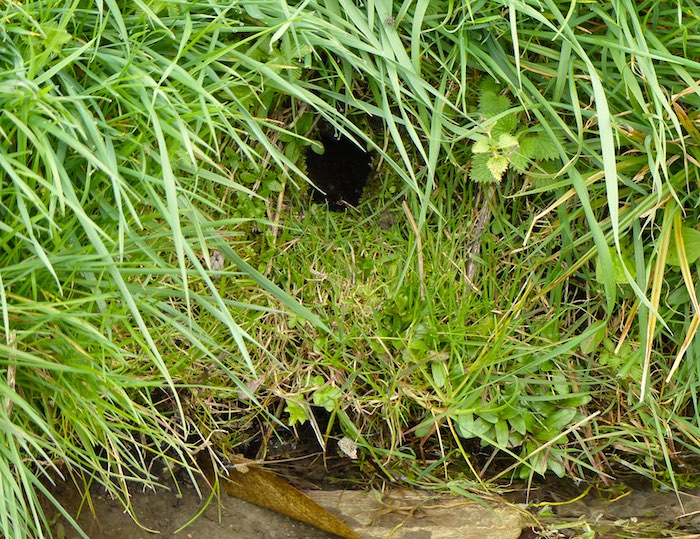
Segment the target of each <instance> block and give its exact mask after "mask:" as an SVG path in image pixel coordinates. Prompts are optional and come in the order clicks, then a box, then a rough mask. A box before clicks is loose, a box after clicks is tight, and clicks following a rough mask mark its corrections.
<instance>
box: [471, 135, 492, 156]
mask: <svg viewBox="0 0 700 539" xmlns="http://www.w3.org/2000/svg"><path fill="white" fill-rule="evenodd" d="M492 150H493V148H492V147H491V142H490V141H489V139H487V138H483V139H480V140H477V141H476V142H475V143H474V145H473V146H472V153H490V152H491V151H492Z"/></svg>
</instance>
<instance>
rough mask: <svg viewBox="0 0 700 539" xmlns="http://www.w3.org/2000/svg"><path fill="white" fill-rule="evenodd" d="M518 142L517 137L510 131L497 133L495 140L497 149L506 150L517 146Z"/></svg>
mask: <svg viewBox="0 0 700 539" xmlns="http://www.w3.org/2000/svg"><path fill="white" fill-rule="evenodd" d="M518 144H519V143H518V139H517V138H515V137H514V136H513V135H511V134H510V133H503V134H501V135H499V137H498V140H497V141H496V148H498V149H499V150H506V149H509V148H514V147H516V146H518Z"/></svg>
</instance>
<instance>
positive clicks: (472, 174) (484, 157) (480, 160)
mask: <svg viewBox="0 0 700 539" xmlns="http://www.w3.org/2000/svg"><path fill="white" fill-rule="evenodd" d="M488 163H489V156H488V154H483V153H481V154H477V155H475V156H474V157H473V159H472V165H471V167H469V178H470V179H471V180H472V181H475V182H479V183H495V182H497V181H498V179H497V178H494V176H493V174H492V173H491V171H490V170H489V167H488Z"/></svg>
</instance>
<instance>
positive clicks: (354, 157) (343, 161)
mask: <svg viewBox="0 0 700 539" xmlns="http://www.w3.org/2000/svg"><path fill="white" fill-rule="evenodd" d="M319 138H320V141H321V143H322V144H323V148H324V150H325V151H324V153H323V155H319V154H317V153H316V152H314V151H313V150H312V149H311V148H308V149H307V150H306V171H307V174H308V176H309V178H310V179H311V181H313V182H314V185H316V187H317V189H314V194H313V200H314V202H318V203H323V202H327V203H328V207H329V209H331V210H333V211H343V210H346V209H347V208H348V206H357V204H358V202H359V201H360V197H361V196H362V190H363V189H364V187H365V185H366V184H367V179H368V178H369V173H370V170H371V169H372V154H371V153H370V152H366V151H364V150H363V149H362V148H359V147H358V146H357V145H356V144H355V143H354V142H353V141H352V140H350V139H349V138H347V137H345V136H342V135H341V136H338V135H336V133H335V132H334V129H333V128H332V127H331V126H321V128H320V129H319Z"/></svg>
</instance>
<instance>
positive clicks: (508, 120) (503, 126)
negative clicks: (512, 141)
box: [490, 112, 518, 138]
mask: <svg viewBox="0 0 700 539" xmlns="http://www.w3.org/2000/svg"><path fill="white" fill-rule="evenodd" d="M517 127H518V115H517V114H515V113H514V112H511V113H509V114H506V115H504V116H502V117H501V118H499V119H498V120H497V121H496V123H495V124H494V125H493V126H491V129H490V132H491V136H492V137H495V138H498V137H500V136H501V135H503V134H512V133H513V132H515V130H516V129H517Z"/></svg>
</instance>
